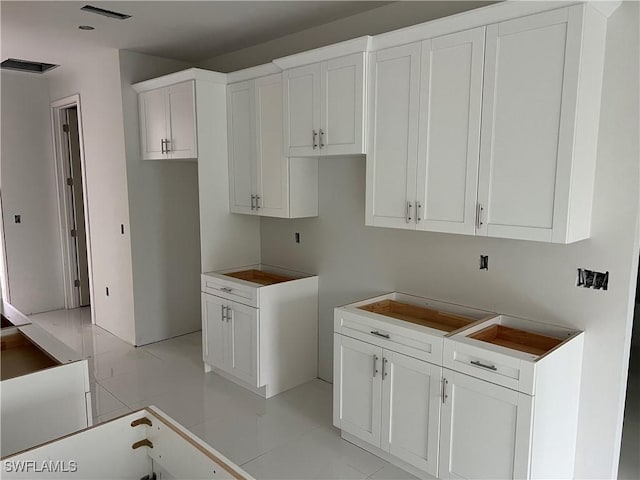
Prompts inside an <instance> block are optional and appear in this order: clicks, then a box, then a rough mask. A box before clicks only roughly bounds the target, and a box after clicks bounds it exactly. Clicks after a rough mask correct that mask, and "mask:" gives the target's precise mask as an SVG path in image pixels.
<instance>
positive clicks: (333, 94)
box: [282, 53, 366, 157]
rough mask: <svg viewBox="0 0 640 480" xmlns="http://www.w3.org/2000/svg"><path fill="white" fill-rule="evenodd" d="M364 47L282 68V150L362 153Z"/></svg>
mask: <svg viewBox="0 0 640 480" xmlns="http://www.w3.org/2000/svg"><path fill="white" fill-rule="evenodd" d="M364 69H365V53H355V54H351V55H347V56H344V57H340V58H336V59H332V60H327V61H324V62H320V63H315V64H311V65H305V66H302V67H297V68H292V69H289V70H285V71H284V72H283V74H282V77H283V95H284V97H283V100H284V102H283V105H284V135H283V138H284V152H285V155H288V156H291V157H295V156H313V157H317V156H323V155H353V154H362V153H365V148H366V145H365V133H364V132H365V125H366V123H365V75H364Z"/></svg>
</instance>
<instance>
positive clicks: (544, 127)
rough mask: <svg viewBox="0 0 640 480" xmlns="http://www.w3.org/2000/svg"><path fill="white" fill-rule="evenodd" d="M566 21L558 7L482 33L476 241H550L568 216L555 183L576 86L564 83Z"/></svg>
mask: <svg viewBox="0 0 640 480" xmlns="http://www.w3.org/2000/svg"><path fill="white" fill-rule="evenodd" d="M567 21H568V10H567V9H560V10H554V11H551V12H545V13H541V14H538V15H530V16H527V17H523V18H519V19H515V20H510V21H507V22H503V23H500V24H497V25H490V26H489V27H487V40H486V42H487V44H486V57H485V58H486V65H485V84H484V95H483V112H482V140H481V153H480V181H479V196H478V199H479V202H480V203H481V204H482V206H483V208H484V215H483V217H484V219H483V224H482V226H481V227H480V228H479V230H478V234H480V235H488V236H492V237H505V238H519V239H525V240H540V241H551V240H552V239H553V230H554V229H555V228H556V227H558V226H559V225H558V222H560V221H561V218H560V217H561V215H560V211H561V210H563V209H565V210H566V205H562V204H561V203H562V201H564V202H565V203H566V202H567V201H568V200H567V198H566V197H562V198H563V199H564V200H562V199H561V197H559V193H560V192H563V191H565V190H566V189H565V188H564V187H563V186H562V185H559V184H557V182H556V178H557V176H558V172H559V171H560V172H563V171H565V170H566V169H570V162H571V158H570V157H571V151H572V143H573V141H572V139H571V138H570V137H571V132H570V130H571V129H570V128H568V127H567V124H568V123H570V122H572V120H571V118H570V117H571V115H575V91H576V89H577V86H576V84H575V81H573V82H569V83H572V84H573V85H569V84H567V82H565V80H566V78H565V77H566V76H567V75H568V74H569V72H572V71H573V70H575V68H576V65H577V63H576V62H577V60H578V56H579V52H578V51H577V49H579V42H578V41H576V40H575V38H574V35H573V34H571V32H569V31H568V28H567V27H568V23H567ZM570 76H571V75H570ZM572 90H573V94H571V93H570V92H571V91H572ZM572 112H573V113H572ZM567 143H568V147H569V148H564V147H565V146H566V145H567ZM567 182H568V178H567ZM585 201H589V199H585ZM565 220H566V216H565Z"/></svg>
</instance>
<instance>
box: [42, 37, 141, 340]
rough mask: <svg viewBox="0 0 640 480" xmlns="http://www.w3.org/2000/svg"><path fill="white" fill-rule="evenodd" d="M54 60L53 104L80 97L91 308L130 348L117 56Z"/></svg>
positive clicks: (96, 53) (91, 52)
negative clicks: (122, 229)
mask: <svg viewBox="0 0 640 480" xmlns="http://www.w3.org/2000/svg"><path fill="white" fill-rule="evenodd" d="M78 48H79V47H78ZM58 55H60V57H59V58H57V60H58V62H57V63H61V64H62V65H61V66H60V67H59V68H57V69H56V70H53V71H52V72H51V73H50V74H48V75H49V76H50V97H51V100H57V99H60V98H64V97H67V96H69V95H72V94H76V93H78V94H80V102H81V106H82V127H83V133H84V149H85V150H84V152H85V162H86V171H85V175H86V178H87V189H86V191H85V195H86V197H87V202H88V207H89V208H88V212H87V218H88V222H89V228H90V230H91V249H92V256H93V283H94V296H93V298H92V299H91V303H92V306H93V308H94V309H95V315H96V323H97V324H98V325H99V326H101V327H103V328H104V329H106V330H108V331H110V332H111V333H113V334H115V335H117V336H118V337H120V338H122V339H124V340H126V341H127V342H129V343H132V344H133V343H135V327H134V306H133V278H132V267H131V238H130V224H129V203H128V188H127V171H126V157H125V141H124V130H123V115H122V91H121V82H120V65H119V56H118V51H117V50H115V49H101V48H91V49H89V48H87V50H74V51H72V52H67V55H64V54H63V53H59V54H58ZM37 58H42V55H40V56H39V57H37ZM54 58H55V57H54ZM121 224H124V226H125V234H124V235H121V234H120V225H121ZM107 287H108V288H109V296H107V295H106V288H107Z"/></svg>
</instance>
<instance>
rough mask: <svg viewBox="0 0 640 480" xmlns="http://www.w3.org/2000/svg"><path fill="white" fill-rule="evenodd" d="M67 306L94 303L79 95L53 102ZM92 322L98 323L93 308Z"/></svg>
mask: <svg viewBox="0 0 640 480" xmlns="http://www.w3.org/2000/svg"><path fill="white" fill-rule="evenodd" d="M52 120H53V136H54V144H55V154H56V171H57V172H56V173H57V183H58V196H59V216H60V235H61V239H62V258H63V265H64V277H65V278H64V286H65V306H66V308H68V309H69V308H77V307H85V306H89V305H91V297H92V292H93V282H92V276H91V241H90V239H91V236H90V235H89V228H88V226H89V222H88V209H87V190H86V175H85V162H84V149H83V142H82V121H81V110H80V98H79V96H78V95H74V96H72V97H69V98H66V99H63V100H59V101H57V102H54V103H53V104H52ZM91 310H92V312H91V317H92V322H93V323H95V317H94V312H93V308H92V309H91Z"/></svg>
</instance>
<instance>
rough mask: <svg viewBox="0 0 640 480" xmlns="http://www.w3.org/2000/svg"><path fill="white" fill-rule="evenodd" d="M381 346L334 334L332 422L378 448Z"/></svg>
mask: <svg viewBox="0 0 640 480" xmlns="http://www.w3.org/2000/svg"><path fill="white" fill-rule="evenodd" d="M381 368H382V349H381V348H380V347H376V346H375V345H371V344H368V343H365V342H361V341H358V340H353V339H352V338H349V337H344V336H342V335H337V334H336V335H334V367H333V369H334V382H333V395H334V401H333V415H334V424H335V425H336V426H338V427H339V428H341V429H342V430H344V431H345V432H347V433H350V434H352V435H354V436H356V437H358V438H360V439H362V440H364V441H365V442H367V443H370V444H371V445H374V446H376V447H380V424H381V421H380V407H381V400H382V374H381V372H380V369H381Z"/></svg>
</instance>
